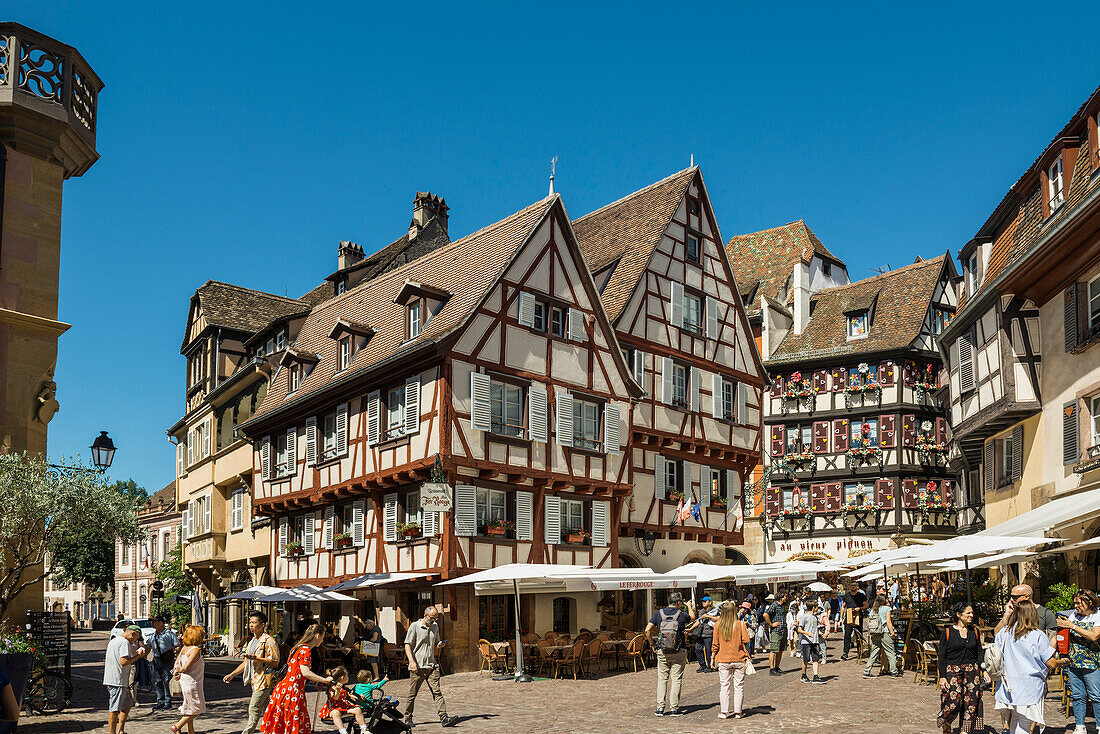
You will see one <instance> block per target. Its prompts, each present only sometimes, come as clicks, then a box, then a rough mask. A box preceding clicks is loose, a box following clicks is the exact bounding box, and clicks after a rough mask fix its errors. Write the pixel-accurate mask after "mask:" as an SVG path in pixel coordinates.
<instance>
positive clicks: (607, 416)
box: [603, 403, 622, 454]
mask: <svg viewBox="0 0 1100 734" xmlns="http://www.w3.org/2000/svg"><path fill="white" fill-rule="evenodd" d="M619 421H620V415H619V407H618V406H617V405H611V404H610V403H607V404H606V405H604V406H603V450H604V452H605V453H608V454H619V453H622V439H621V438H620V430H621V427H620V425H619Z"/></svg>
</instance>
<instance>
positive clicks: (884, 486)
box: [838, 479, 894, 510]
mask: <svg viewBox="0 0 1100 734" xmlns="http://www.w3.org/2000/svg"><path fill="white" fill-rule="evenodd" d="M838 486H839V485H838ZM875 495H876V496H875V501H876V502H877V503H878V505H879V507H883V506H885V507H886V508H887V509H890V510H892V509H894V480H893V479H879V480H877V481H876V482H875Z"/></svg>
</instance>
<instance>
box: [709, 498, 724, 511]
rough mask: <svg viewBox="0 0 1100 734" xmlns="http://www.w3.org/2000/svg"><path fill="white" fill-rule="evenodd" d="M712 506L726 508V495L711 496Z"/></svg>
mask: <svg viewBox="0 0 1100 734" xmlns="http://www.w3.org/2000/svg"><path fill="white" fill-rule="evenodd" d="M710 506H711V507H713V508H715V509H721V510H724V509H726V498H725V497H711V499H710Z"/></svg>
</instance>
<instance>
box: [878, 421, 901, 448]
mask: <svg viewBox="0 0 1100 734" xmlns="http://www.w3.org/2000/svg"><path fill="white" fill-rule="evenodd" d="M896 423H897V416H893V415H881V416H879V419H878V444H879V446H881V447H882V448H884V449H892V448H894V447H896V446H897V431H896V429H895V426H896Z"/></svg>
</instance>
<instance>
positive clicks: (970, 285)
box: [966, 251, 978, 297]
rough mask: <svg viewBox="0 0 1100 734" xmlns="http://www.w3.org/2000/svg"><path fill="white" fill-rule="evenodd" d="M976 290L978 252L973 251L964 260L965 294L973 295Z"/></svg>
mask: <svg viewBox="0 0 1100 734" xmlns="http://www.w3.org/2000/svg"><path fill="white" fill-rule="evenodd" d="M977 290H978V253H977V251H975V252H974V254H973V255H971V256H970V259H969V260H967V261H966V295H967V296H968V297H973V295H974V293H975V292H976V291H977Z"/></svg>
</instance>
